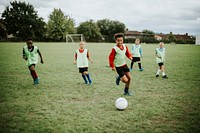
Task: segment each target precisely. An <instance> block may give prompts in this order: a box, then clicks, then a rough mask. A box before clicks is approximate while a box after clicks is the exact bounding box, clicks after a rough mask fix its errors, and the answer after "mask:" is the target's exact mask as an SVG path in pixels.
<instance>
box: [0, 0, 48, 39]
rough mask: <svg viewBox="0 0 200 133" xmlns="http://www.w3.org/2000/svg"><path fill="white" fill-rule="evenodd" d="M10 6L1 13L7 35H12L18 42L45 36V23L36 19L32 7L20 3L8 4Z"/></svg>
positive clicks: (40, 19)
mask: <svg viewBox="0 0 200 133" xmlns="http://www.w3.org/2000/svg"><path fill="white" fill-rule="evenodd" d="M10 5H11V6H10V7H9V6H8V7H6V9H5V10H4V12H3V13H2V21H3V22H4V23H5V27H6V31H7V34H13V35H14V36H15V37H16V38H18V39H20V40H24V39H26V38H27V37H33V38H37V37H41V36H44V35H45V28H44V26H45V22H44V21H43V19H42V18H39V17H38V14H37V11H35V10H34V7H33V6H32V5H30V4H26V3H25V2H20V1H19V2H18V1H13V2H10Z"/></svg>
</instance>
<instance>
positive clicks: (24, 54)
mask: <svg viewBox="0 0 200 133" xmlns="http://www.w3.org/2000/svg"><path fill="white" fill-rule="evenodd" d="M23 59H24V60H28V58H27V56H26V53H25V50H24V48H23Z"/></svg>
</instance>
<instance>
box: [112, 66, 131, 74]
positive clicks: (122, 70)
mask: <svg viewBox="0 0 200 133" xmlns="http://www.w3.org/2000/svg"><path fill="white" fill-rule="evenodd" d="M115 68H116V71H117V73H118V75H119V76H120V77H123V76H124V75H125V73H127V72H130V70H129V68H128V66H127V65H125V66H122V67H115Z"/></svg>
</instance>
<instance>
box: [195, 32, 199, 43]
mask: <svg viewBox="0 0 200 133" xmlns="http://www.w3.org/2000/svg"><path fill="white" fill-rule="evenodd" d="M195 44H196V45H200V34H197V35H196V43H195Z"/></svg>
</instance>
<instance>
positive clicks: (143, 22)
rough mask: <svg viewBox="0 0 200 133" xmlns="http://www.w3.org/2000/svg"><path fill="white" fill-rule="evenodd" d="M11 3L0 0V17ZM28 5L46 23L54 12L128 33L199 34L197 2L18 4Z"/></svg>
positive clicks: (57, 0) (35, 0)
mask: <svg viewBox="0 0 200 133" xmlns="http://www.w3.org/2000/svg"><path fill="white" fill-rule="evenodd" d="M10 1H12V0H0V13H2V12H3V11H4V10H5V8H6V7H7V6H9V2H10ZM21 1H25V2H29V3H30V4H32V5H33V6H34V9H35V10H36V11H38V15H39V17H42V18H44V20H45V22H48V19H49V18H48V17H49V15H50V14H51V12H52V11H53V9H54V8H56V9H58V8H60V9H61V10H62V11H63V12H64V14H65V15H68V16H70V17H72V18H73V19H74V20H75V23H76V26H78V25H79V24H80V23H81V22H85V21H88V20H90V19H92V20H94V21H97V20H101V19H105V18H106V19H110V20H118V21H120V22H122V23H124V24H125V25H126V28H128V29H129V30H135V31H142V30H143V29H148V30H152V31H154V32H156V33H169V32H173V33H175V34H186V33H188V34H189V35H196V34H200V0H21Z"/></svg>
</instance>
